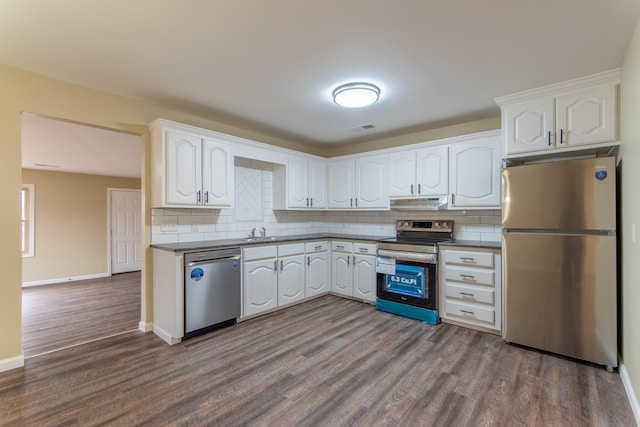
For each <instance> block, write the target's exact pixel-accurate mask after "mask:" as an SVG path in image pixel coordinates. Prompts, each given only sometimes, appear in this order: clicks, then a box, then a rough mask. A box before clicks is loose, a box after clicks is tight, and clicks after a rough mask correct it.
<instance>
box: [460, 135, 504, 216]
mask: <svg viewBox="0 0 640 427" xmlns="http://www.w3.org/2000/svg"><path fill="white" fill-rule="evenodd" d="M450 167H451V174H450V184H451V200H449V204H450V207H451V208H453V209H456V208H458V209H466V208H480V209H487V208H499V207H500V203H501V198H500V137H499V134H496V135H495V136H483V137H479V138H478V139H472V140H469V141H466V142H460V143H455V144H451V165H450Z"/></svg>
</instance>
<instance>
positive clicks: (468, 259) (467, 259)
mask: <svg viewBox="0 0 640 427" xmlns="http://www.w3.org/2000/svg"><path fill="white" fill-rule="evenodd" d="M460 259H461V260H462V262H473V263H475V262H476V260H475V258H470V257H460Z"/></svg>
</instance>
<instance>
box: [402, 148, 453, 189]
mask: <svg viewBox="0 0 640 427" xmlns="http://www.w3.org/2000/svg"><path fill="white" fill-rule="evenodd" d="M415 181H416V152H415V151H401V152H399V153H391V154H389V197H411V196H415V194H416V192H417V189H416V185H415V184H416V182H415ZM447 191H448V190H447ZM447 191H445V193H447Z"/></svg>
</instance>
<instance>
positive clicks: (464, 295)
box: [460, 292, 473, 298]
mask: <svg viewBox="0 0 640 427" xmlns="http://www.w3.org/2000/svg"><path fill="white" fill-rule="evenodd" d="M460 295H462V296H463V297H471V298H473V294H472V293H471V292H460Z"/></svg>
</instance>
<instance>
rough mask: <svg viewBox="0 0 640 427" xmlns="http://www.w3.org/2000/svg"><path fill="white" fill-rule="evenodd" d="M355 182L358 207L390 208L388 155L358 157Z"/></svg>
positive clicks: (356, 204) (356, 205)
mask: <svg viewBox="0 0 640 427" xmlns="http://www.w3.org/2000/svg"><path fill="white" fill-rule="evenodd" d="M355 182H356V198H355V207H356V208H359V209H370V208H385V209H388V208H389V192H388V183H387V156H384V155H379V156H367V157H362V158H358V159H356V166H355Z"/></svg>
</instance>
